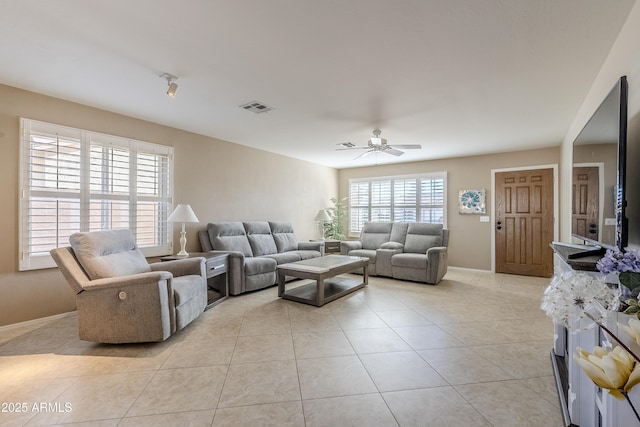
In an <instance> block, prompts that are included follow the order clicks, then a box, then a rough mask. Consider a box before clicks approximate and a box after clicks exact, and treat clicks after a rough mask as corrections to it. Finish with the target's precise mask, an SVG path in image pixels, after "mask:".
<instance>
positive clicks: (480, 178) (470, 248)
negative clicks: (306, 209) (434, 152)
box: [339, 147, 560, 270]
mask: <svg viewBox="0 0 640 427" xmlns="http://www.w3.org/2000/svg"><path fill="white" fill-rule="evenodd" d="M559 162H560V149H559V147H555V148H547V149H542V150H531V151H519V152H512V153H502V154H492V155H485V156H472V157H460V158H455V159H444V160H432V161H425V162H413V163H402V164H396V165H382V166H374V167H363V168H355V169H342V170H340V172H339V176H340V178H339V182H340V197H345V196H347V195H348V194H349V189H348V188H349V187H348V186H349V179H351V178H364V177H375V176H391V175H409V174H418V173H427V172H440V171H446V172H447V228H449V229H450V230H451V237H450V239H449V264H450V265H452V266H456V267H465V268H477V269H482V270H491V268H492V266H491V233H492V232H493V224H492V223H490V222H480V216H479V215H463V214H459V213H458V191H459V190H474V189H480V188H485V189H486V190H487V214H486V215H487V216H489V215H490V214H491V210H492V209H493V207H492V206H490V200H491V193H490V189H491V170H492V169H506V168H518V167H525V166H540V165H551V164H558V163H559Z"/></svg>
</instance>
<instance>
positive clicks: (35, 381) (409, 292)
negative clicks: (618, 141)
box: [0, 268, 563, 427]
mask: <svg viewBox="0 0 640 427" xmlns="http://www.w3.org/2000/svg"><path fill="white" fill-rule="evenodd" d="M547 284H548V279H542V278H530V277H521V276H511V275H501V274H491V273H487V272H478V271H469V270H462V269H455V268H450V269H449V272H448V273H447V275H446V277H445V280H443V281H442V282H441V283H440V284H439V285H437V286H429V285H421V284H416V283H410V282H402V281H396V280H391V279H385V278H379V277H371V278H370V282H369V286H368V287H366V288H364V289H361V290H359V291H357V292H355V293H352V294H350V295H348V296H345V297H343V298H341V299H339V300H337V301H334V302H332V303H329V304H327V305H325V306H323V307H320V308H318V307H312V306H308V305H304V304H299V303H295V302H290V301H284V300H281V299H278V298H277V289H276V288H275V287H272V288H269V289H265V290H262V291H259V292H254V293H250V294H246V295H241V296H238V297H230V298H229V299H228V300H227V301H224V302H223V303H222V304H220V305H218V306H216V307H214V308H212V309H211V310H208V311H206V312H205V313H204V314H203V315H202V316H200V318H199V319H197V320H196V321H195V322H194V323H192V324H191V325H190V326H188V327H187V328H186V329H185V330H183V331H181V332H179V333H178V334H176V335H174V336H173V337H171V338H169V339H168V340H167V341H165V342H163V343H155V344H139V345H100V344H94V343H87V342H83V341H80V340H78V338H77V326H76V317H75V315H70V316H68V317H63V318H59V319H54V320H47V321H43V322H37V323H32V324H29V325H23V326H19V327H15V328H4V329H2V330H0V402H1V403H2V405H3V406H2V408H1V409H2V412H0V425H2V426H5V425H6V426H23V425H24V426H38V425H62V424H64V425H69V424H71V425H86V426H104V427H108V426H136V427H143V426H147V425H148V426H179V425H185V426H187V425H189V426H259V425H271V426H308V427H312V426H313V427H316V426H331V427H334V426H367V427H372V426H398V425H400V426H500V427H503V426H519V427H522V426H535V427H538V426H561V425H563V423H562V417H561V412H560V408H559V405H558V397H557V394H556V390H555V385H554V381H553V377H552V370H551V363H550V360H549V352H550V350H551V346H552V343H553V328H552V323H551V321H550V320H549V319H548V318H547V317H546V316H545V315H544V314H543V313H542V311H541V310H540V308H539V306H540V300H541V297H542V292H543V290H544V288H545V287H546V285H547ZM289 286H291V285H289ZM22 403H24V405H18V404H22ZM18 410H22V412H18Z"/></svg>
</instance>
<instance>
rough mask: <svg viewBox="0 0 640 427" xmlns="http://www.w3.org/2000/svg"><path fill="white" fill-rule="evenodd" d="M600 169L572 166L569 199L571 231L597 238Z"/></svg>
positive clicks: (598, 231)
mask: <svg viewBox="0 0 640 427" xmlns="http://www.w3.org/2000/svg"><path fill="white" fill-rule="evenodd" d="M599 173H600V169H599V168H598V167H597V166H579V167H574V168H573V191H572V192H571V194H572V196H573V200H572V201H571V205H572V206H571V233H573V234H579V235H580V236H585V237H589V238H591V239H593V240H599V237H600V236H599V233H600V230H599V229H598V223H599V221H600V200H599V186H600V177H599Z"/></svg>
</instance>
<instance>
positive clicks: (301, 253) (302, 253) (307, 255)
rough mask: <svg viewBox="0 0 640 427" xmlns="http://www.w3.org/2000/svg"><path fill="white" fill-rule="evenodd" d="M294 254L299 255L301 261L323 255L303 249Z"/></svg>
mask: <svg viewBox="0 0 640 427" xmlns="http://www.w3.org/2000/svg"><path fill="white" fill-rule="evenodd" d="M294 252H295V253H297V254H298V256H299V257H300V259H301V260H303V259H311V258H319V257H321V256H322V254H321V253H320V252H319V251H311V250H308V249H301V250H299V251H294Z"/></svg>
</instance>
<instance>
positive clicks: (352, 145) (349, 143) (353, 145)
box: [338, 142, 357, 148]
mask: <svg viewBox="0 0 640 427" xmlns="http://www.w3.org/2000/svg"><path fill="white" fill-rule="evenodd" d="M338 145H340V146H342V147H345V148H353V147H357V146H356V144H354V143H353V142H341V143H340V144H338Z"/></svg>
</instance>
